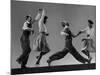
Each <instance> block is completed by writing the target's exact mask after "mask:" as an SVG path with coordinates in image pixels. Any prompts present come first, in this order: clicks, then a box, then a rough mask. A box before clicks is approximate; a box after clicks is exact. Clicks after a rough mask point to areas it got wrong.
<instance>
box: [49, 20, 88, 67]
mask: <svg viewBox="0 0 100 75" xmlns="http://www.w3.org/2000/svg"><path fill="white" fill-rule="evenodd" d="M61 24H62V26H63V27H64V29H63V30H62V31H61V35H64V36H65V48H64V49H63V50H62V51H59V52H57V53H55V54H53V55H52V56H50V57H49V59H48V60H47V63H48V65H49V66H50V64H51V62H52V61H55V60H59V59H62V58H64V57H65V55H67V53H71V54H72V55H73V56H74V57H75V58H76V59H77V60H78V61H79V62H81V63H86V62H87V63H89V60H88V59H86V58H84V57H83V56H81V55H80V54H79V53H78V52H77V50H76V49H75V48H74V46H73V44H72V39H73V38H75V37H77V36H78V35H79V34H77V35H74V34H73V33H72V32H71V30H70V28H69V23H68V22H66V21H63V22H62V23H61Z"/></svg>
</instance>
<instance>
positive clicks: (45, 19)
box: [43, 16, 48, 24]
mask: <svg viewBox="0 0 100 75" xmlns="http://www.w3.org/2000/svg"><path fill="white" fill-rule="evenodd" d="M47 19H48V17H47V16H45V17H44V21H43V22H44V24H46V22H47Z"/></svg>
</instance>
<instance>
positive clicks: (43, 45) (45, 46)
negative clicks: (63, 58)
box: [36, 32, 50, 53]
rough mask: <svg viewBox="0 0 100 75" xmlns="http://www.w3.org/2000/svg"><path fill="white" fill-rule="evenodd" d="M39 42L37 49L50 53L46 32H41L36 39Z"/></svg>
mask: <svg viewBox="0 0 100 75" xmlns="http://www.w3.org/2000/svg"><path fill="white" fill-rule="evenodd" d="M36 42H37V49H36V50H37V51H41V52H44V53H48V52H49V51H50V48H49V45H48V43H47V40H46V35H45V34H44V32H41V33H40V34H39V36H38V37H37V39H36Z"/></svg>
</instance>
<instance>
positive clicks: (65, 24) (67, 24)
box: [61, 22, 69, 27]
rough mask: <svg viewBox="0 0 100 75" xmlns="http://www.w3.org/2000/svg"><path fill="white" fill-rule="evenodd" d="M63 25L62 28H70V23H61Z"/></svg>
mask: <svg viewBox="0 0 100 75" xmlns="http://www.w3.org/2000/svg"><path fill="white" fill-rule="evenodd" d="M61 24H62V27H65V26H69V23H68V22H67V23H64V22H61Z"/></svg>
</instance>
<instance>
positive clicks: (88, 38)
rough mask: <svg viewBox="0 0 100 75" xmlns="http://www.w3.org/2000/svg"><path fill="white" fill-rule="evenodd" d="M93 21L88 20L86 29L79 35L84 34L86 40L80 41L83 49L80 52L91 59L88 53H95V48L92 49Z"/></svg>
mask: <svg viewBox="0 0 100 75" xmlns="http://www.w3.org/2000/svg"><path fill="white" fill-rule="evenodd" d="M93 24H94V23H93V21H92V20H88V27H86V28H85V29H83V30H81V31H80V32H79V34H82V33H85V34H86V38H83V39H82V41H83V42H84V47H83V48H82V52H83V53H84V54H85V55H87V56H88V58H89V59H90V58H92V57H91V55H90V52H95V47H94V45H93V44H94V40H93V37H94V27H93Z"/></svg>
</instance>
